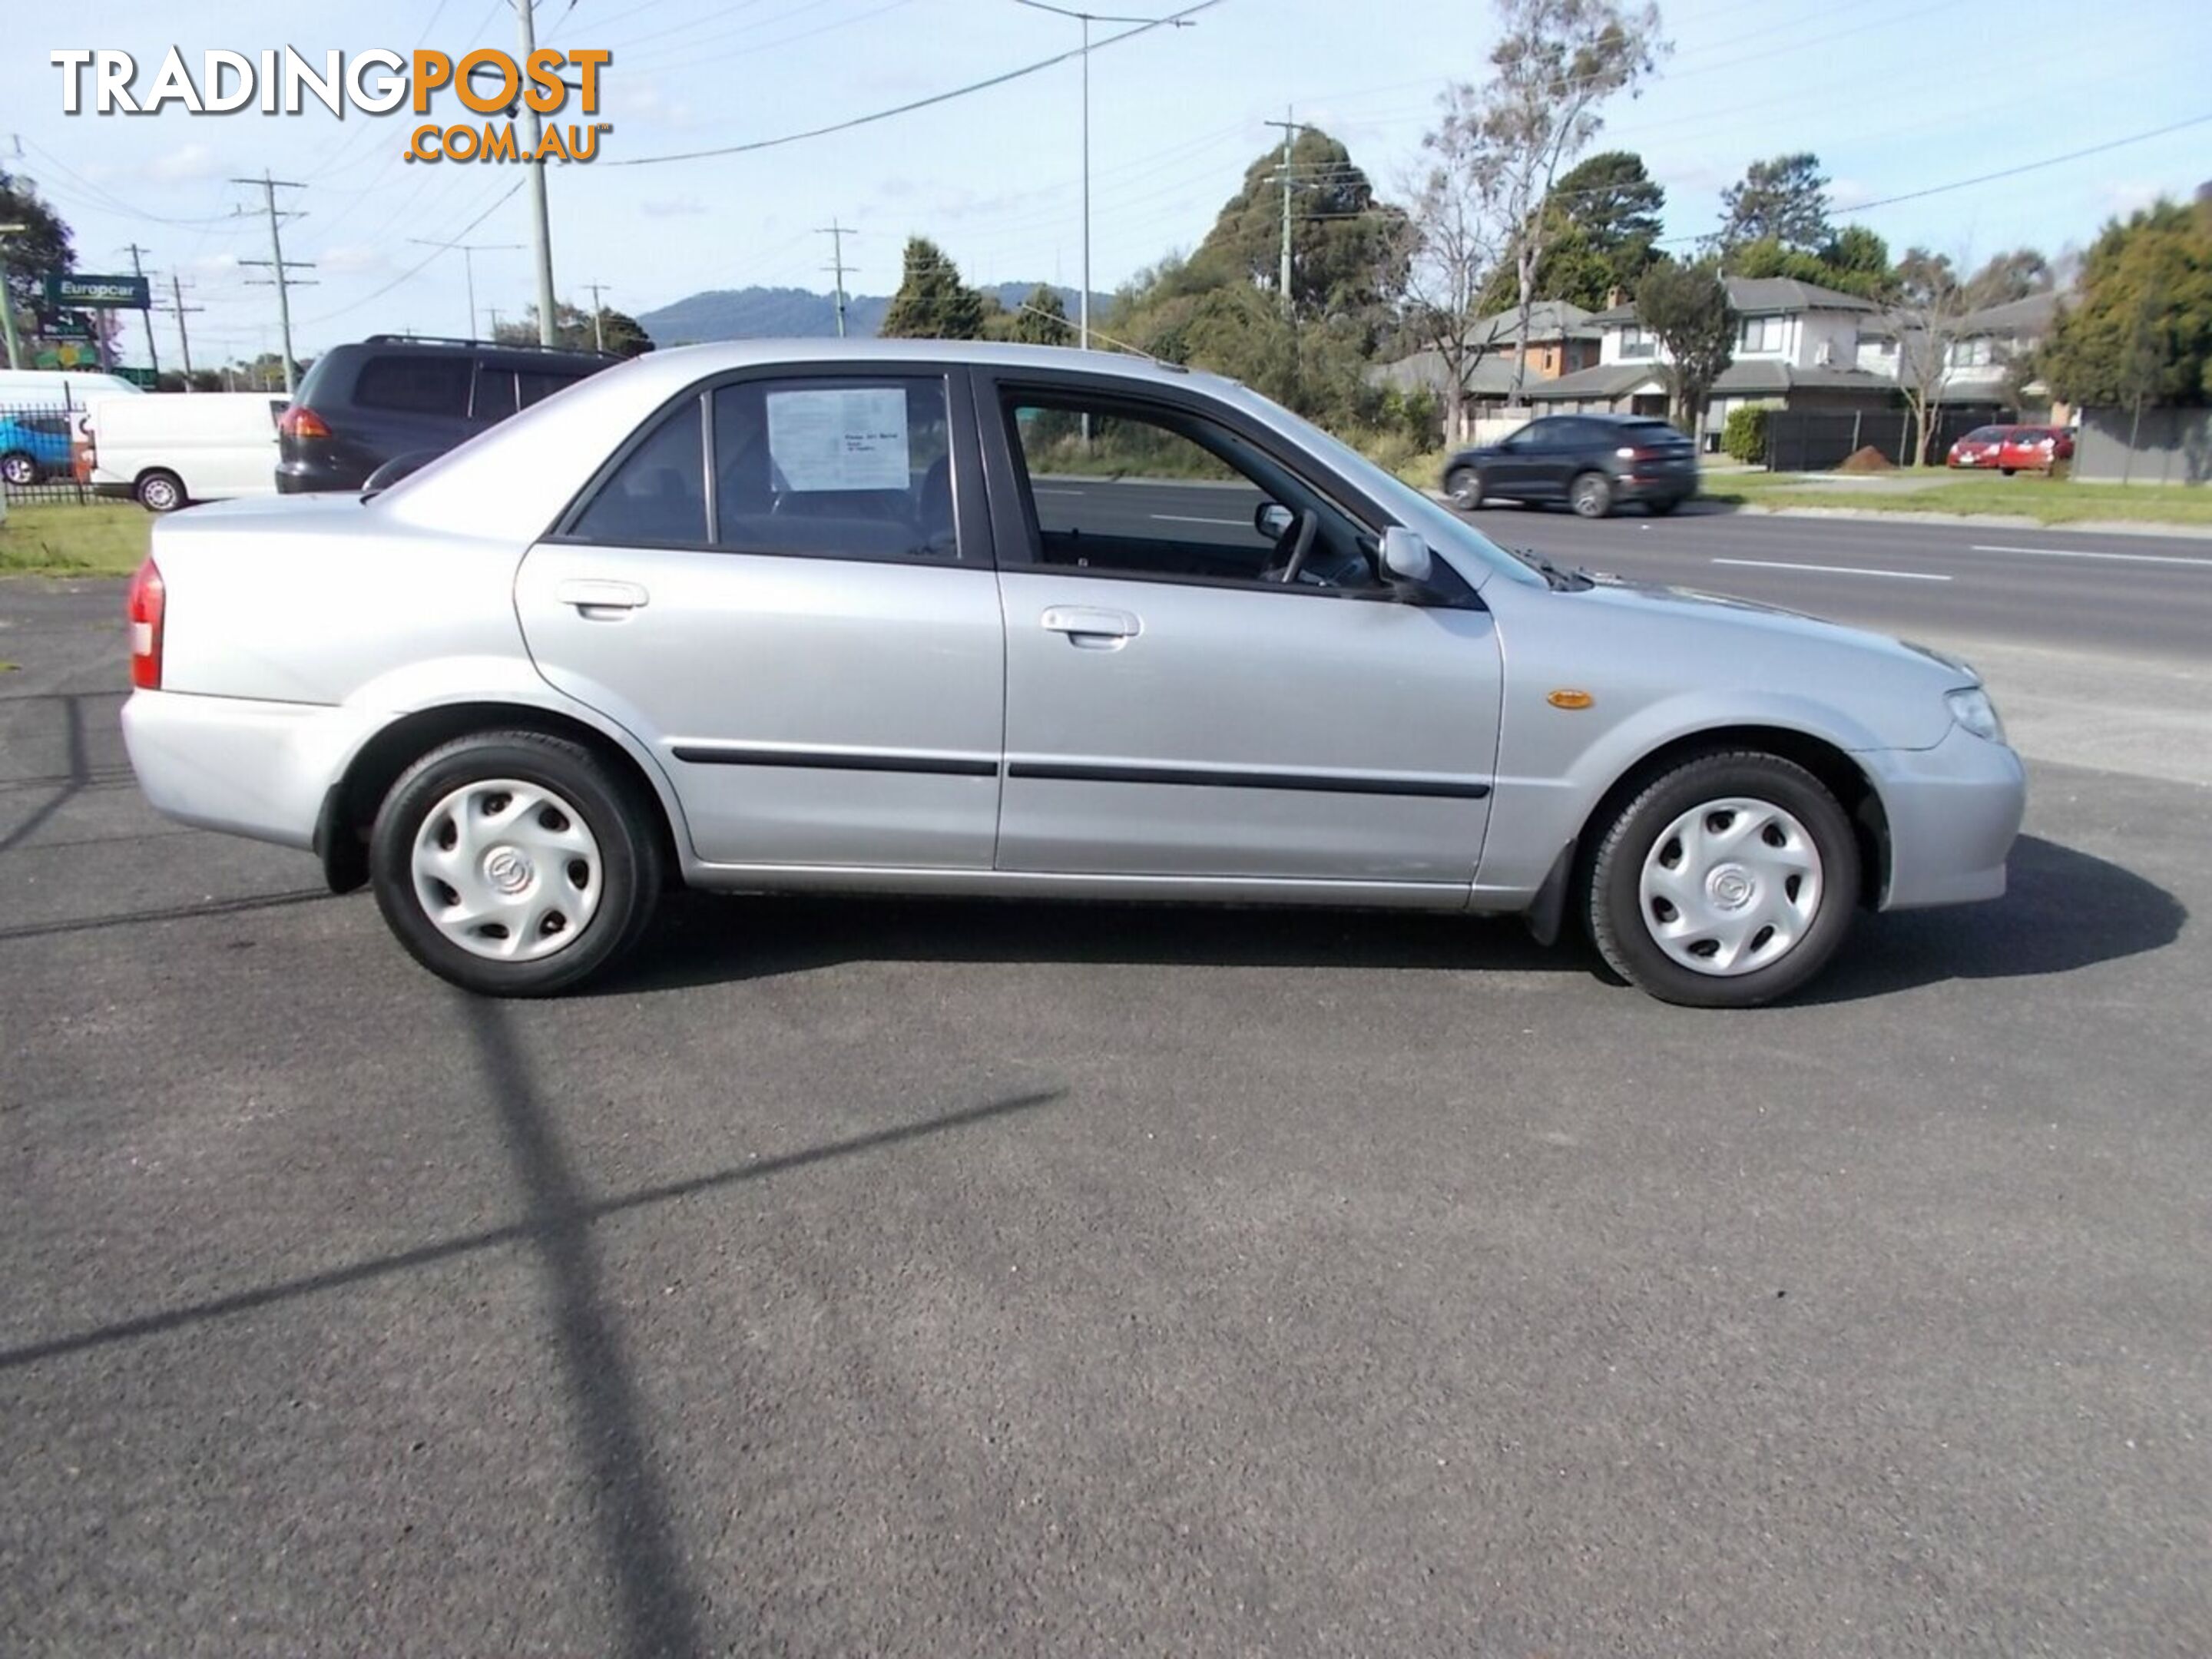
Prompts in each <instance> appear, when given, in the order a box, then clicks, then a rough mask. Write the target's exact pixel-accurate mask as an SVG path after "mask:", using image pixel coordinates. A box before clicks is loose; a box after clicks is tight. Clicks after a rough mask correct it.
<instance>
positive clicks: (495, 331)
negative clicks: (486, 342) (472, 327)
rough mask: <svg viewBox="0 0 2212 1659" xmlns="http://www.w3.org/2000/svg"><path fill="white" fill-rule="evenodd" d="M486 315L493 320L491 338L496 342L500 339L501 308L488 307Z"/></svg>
mask: <svg viewBox="0 0 2212 1659" xmlns="http://www.w3.org/2000/svg"><path fill="white" fill-rule="evenodd" d="M484 314H485V315H486V316H488V317H489V318H490V319H491V337H492V338H493V339H495V340H496V339H497V338H499V307H497V306H486V307H484Z"/></svg>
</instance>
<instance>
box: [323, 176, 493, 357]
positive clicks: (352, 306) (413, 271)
mask: <svg viewBox="0 0 2212 1659" xmlns="http://www.w3.org/2000/svg"><path fill="white" fill-rule="evenodd" d="M521 188H522V180H521V179H516V180H515V181H514V182H513V184H511V185H508V186H507V188H506V189H505V190H503V191H500V193H499V194H498V195H497V196H496V197H494V198H493V199H492V201H491V203H490V204H489V205H488V206H487V207H486V208H485V209H484V210H483V212H482V213H479V214H478V215H477V216H476V217H475V218H473V219H471V220H470V221H469V222H468V223H466V224H465V225H463V226H462V227H461V228H460V230H459V232H458V233H457V234H456V237H455V240H459V239H460V238H461V237H465V236H466V235H467V234H469V233H470V232H471V231H472V230H474V229H475V228H477V226H478V225H480V224H482V223H483V222H484V221H485V220H487V219H489V218H490V217H491V216H492V214H493V212H494V210H496V209H497V208H498V207H500V206H501V204H503V203H505V202H506V201H507V199H508V198H509V197H512V196H513V194H514V192H515V191H518V190H520V189H521ZM437 257H438V255H437V253H436V252H432V253H430V254H428V255H427V256H426V257H425V258H423V259H422V261H421V263H420V264H414V265H410V266H409V267H408V268H407V269H406V270H403V271H401V272H400V273H399V274H398V276H394V277H393V278H392V280H391V281H390V282H388V283H385V284H384V286H383V287H381V288H380V289H376V290H374V292H373V293H368V294H364V295H362V296H361V298H359V299H358V300H349V301H347V302H346V303H345V304H344V305H342V306H340V307H338V308H337V310H336V311H326V312H325V313H323V314H322V315H321V316H319V317H310V318H309V319H307V326H308V327H310V328H314V327H319V326H320V325H322V324H324V323H327V322H330V321H331V320H333V319H336V318H339V317H343V316H344V315H345V314H346V313H348V312H349V311H358V310H360V309H361V308H362V307H363V306H365V305H367V304H368V303H369V302H370V301H373V300H380V299H382V298H383V297H384V296H385V295H387V294H389V293H391V292H392V289H395V288H398V286H399V285H400V283H405V282H411V281H413V280H414V278H416V276H421V275H422V272H423V270H425V269H426V268H427V267H428V265H429V264H430V262H431V261H432V260H434V259H435V258H437ZM494 315H495V316H496V315H497V313H494ZM493 331H494V332H497V331H498V325H497V323H496V322H495V323H494V325H493Z"/></svg>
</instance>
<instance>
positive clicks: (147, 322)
mask: <svg viewBox="0 0 2212 1659" xmlns="http://www.w3.org/2000/svg"><path fill="white" fill-rule="evenodd" d="M123 251H124V252H125V253H127V254H129V255H130V256H131V275H132V276H136V277H137V278H138V280H139V281H141V282H144V281H145V280H146V267H145V266H143V265H142V264H139V263H138V256H139V255H140V254H142V253H151V252H153V251H154V250H153V249H151V248H149V247H140V246H138V244H137V243H136V242H132V243H131V244H130V245H129V246H126V247H125V249H124V250H123ZM138 321H139V322H140V324H141V325H143V327H144V328H145V330H146V361H147V362H148V363H149V365H151V366H152V368H153V370H154V389H155V391H157V392H158V391H159V390H161V347H159V346H157V345H155V343H154V291H153V289H151V288H149V289H147V290H146V303H145V304H144V305H143V307H140V308H139V312H138Z"/></svg>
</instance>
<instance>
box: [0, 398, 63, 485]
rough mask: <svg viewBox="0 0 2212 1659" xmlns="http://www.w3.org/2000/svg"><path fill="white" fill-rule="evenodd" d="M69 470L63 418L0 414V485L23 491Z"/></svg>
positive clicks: (5, 411)
mask: <svg viewBox="0 0 2212 1659" xmlns="http://www.w3.org/2000/svg"><path fill="white" fill-rule="evenodd" d="M69 470H70V424H69V416H67V415H64V414H62V413H59V412H56V413H54V414H52V415H30V414H21V413H13V412H10V411H8V410H0V481H5V482H6V483H9V484H11V485H13V486H14V487H15V488H16V489H28V488H29V487H30V486H31V485H33V484H34V483H38V482H39V480H40V479H41V478H47V477H54V476H56V475H57V474H61V473H66V472H67V471H69Z"/></svg>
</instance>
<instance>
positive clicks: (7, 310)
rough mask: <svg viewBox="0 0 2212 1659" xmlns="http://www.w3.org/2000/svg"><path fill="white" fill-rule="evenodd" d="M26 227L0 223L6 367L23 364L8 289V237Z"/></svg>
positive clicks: (0, 305) (0, 322)
mask: <svg viewBox="0 0 2212 1659" xmlns="http://www.w3.org/2000/svg"><path fill="white" fill-rule="evenodd" d="M25 228H27V227H25V226H22V225H0V328H4V329H5V331H6V332H7V336H8V367H9V368H22V366H23V343H22V341H21V340H20V339H18V338H16V337H15V295H12V294H10V293H9V291H8V239H9V237H10V236H14V235H17V234H21V232H22V231H23V230H24V229H25Z"/></svg>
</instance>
